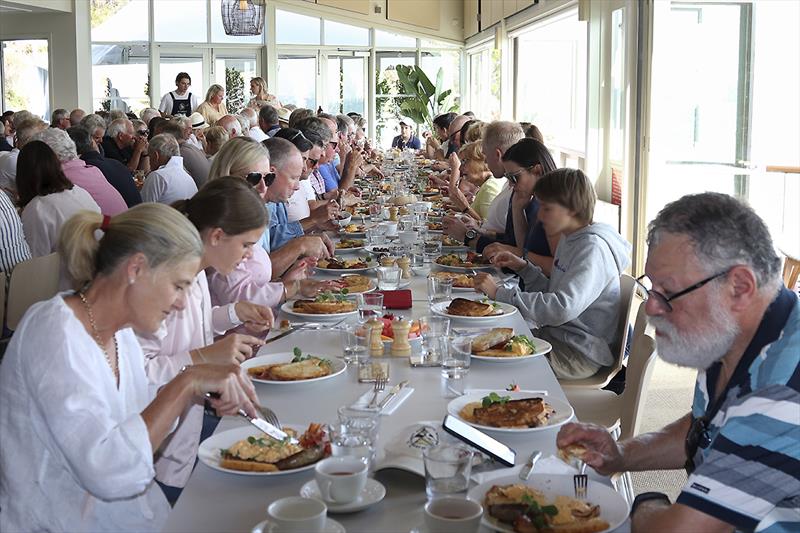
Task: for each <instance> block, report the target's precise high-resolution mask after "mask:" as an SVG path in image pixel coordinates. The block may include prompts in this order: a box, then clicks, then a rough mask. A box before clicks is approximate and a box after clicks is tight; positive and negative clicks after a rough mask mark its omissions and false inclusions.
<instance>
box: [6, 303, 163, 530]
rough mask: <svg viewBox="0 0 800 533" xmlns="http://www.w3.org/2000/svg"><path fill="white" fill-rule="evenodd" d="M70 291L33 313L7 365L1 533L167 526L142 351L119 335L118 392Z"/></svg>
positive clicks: (18, 335) (10, 351) (27, 316)
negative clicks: (147, 416)
mask: <svg viewBox="0 0 800 533" xmlns="http://www.w3.org/2000/svg"><path fill="white" fill-rule="evenodd" d="M66 294H67V293H62V294H58V295H56V296H54V297H53V298H51V299H49V300H46V301H44V302H39V303H37V304H34V305H33V306H32V307H31V308H30V309H29V310H28V312H27V313H25V316H24V317H23V319H22V322H21V323H20V324H19V327H18V328H17V330H16V332H15V333H14V336H13V337H12V339H11V343H10V344H9V346H8V351H7V352H6V355H5V358H4V360H3V364H2V366H0V427H2V431H0V507H2V512H0V530H2V531H160V530H161V529H162V528H163V526H164V523H165V522H166V519H167V514H168V513H169V504H168V503H167V500H166V498H164V494H163V492H162V491H161V489H160V488H159V487H158V486H157V485H156V484H155V482H154V481H153V476H154V475H155V471H154V469H153V450H152V448H151V446H150V438H149V435H148V431H147V426H146V425H145V423H144V420H143V419H142V417H141V415H140V413H141V412H142V411H143V410H144V408H145V407H147V405H148V404H149V403H150V402H151V401H152V398H153V390H154V389H152V388H151V387H150V386H149V385H148V381H147V376H146V375H145V371H144V360H143V356H142V350H141V348H140V347H139V344H138V343H137V342H136V337H135V336H134V334H133V332H132V331H131V330H130V329H123V330H120V331H118V332H117V333H116V339H117V345H118V347H119V352H118V357H119V373H120V383H119V389H117V386H116V383H115V378H114V376H113V374H112V373H111V369H110V367H109V366H108V362H107V361H106V358H105V356H104V355H103V352H102V351H101V350H100V348H99V347H98V346H97V343H96V342H95V341H94V339H93V338H92V337H91V336H90V335H89V333H88V332H87V331H86V328H85V327H84V326H83V324H81V323H80V322H79V321H78V319H77V318H76V317H75V315H74V313H73V312H72V309H70V308H69V307H68V306H67V304H66V303H64V299H63V297H64V296H65V295H66ZM43 331H46V332H47V334H46V335H44V334H42V332H43Z"/></svg>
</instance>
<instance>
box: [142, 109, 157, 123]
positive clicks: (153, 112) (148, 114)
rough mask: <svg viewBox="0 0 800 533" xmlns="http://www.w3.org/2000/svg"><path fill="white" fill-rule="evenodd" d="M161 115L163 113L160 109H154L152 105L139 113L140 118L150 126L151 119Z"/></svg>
mask: <svg viewBox="0 0 800 533" xmlns="http://www.w3.org/2000/svg"><path fill="white" fill-rule="evenodd" d="M160 116H161V113H160V112H159V111H158V109H153V108H152V107H145V108H144V109H142V111H141V112H140V113H139V118H140V119H142V122H144V123H145V124H147V125H148V126H149V125H150V121H151V120H153V119H154V118H155V117H160Z"/></svg>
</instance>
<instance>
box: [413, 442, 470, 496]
mask: <svg viewBox="0 0 800 533" xmlns="http://www.w3.org/2000/svg"><path fill="white" fill-rule="evenodd" d="M422 460H423V462H424V464H425V492H426V493H427V494H428V499H429V500H433V499H436V498H443V497H448V496H458V495H461V496H462V497H463V496H466V493H467V488H468V487H469V476H470V474H471V473H472V450H471V449H469V448H467V447H466V446H464V445H463V444H454V445H440V446H432V447H430V448H426V449H424V450H423V451H422Z"/></svg>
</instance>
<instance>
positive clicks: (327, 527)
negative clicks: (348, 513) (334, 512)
mask: <svg viewBox="0 0 800 533" xmlns="http://www.w3.org/2000/svg"><path fill="white" fill-rule="evenodd" d="M279 532H280V530H279V528H278V524H276V523H275V522H270V521H269V520H262V521H261V522H259V523H258V524H256V526H255V527H254V528H253V530H252V531H251V532H250V533H279ZM320 533H345V529H344V526H343V525H342V524H340V523H339V522H337V521H336V520H334V519H333V518H331V517H330V516H327V517H325V524H324V525H323V526H322V531H320Z"/></svg>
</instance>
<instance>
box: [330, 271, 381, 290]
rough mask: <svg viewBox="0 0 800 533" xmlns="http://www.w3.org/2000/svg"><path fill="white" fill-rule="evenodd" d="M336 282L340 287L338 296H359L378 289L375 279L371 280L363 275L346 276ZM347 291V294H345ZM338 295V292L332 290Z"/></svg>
mask: <svg viewBox="0 0 800 533" xmlns="http://www.w3.org/2000/svg"><path fill="white" fill-rule="evenodd" d="M334 282H335V283H336V284H337V285H338V286H339V290H338V294H357V293H362V292H371V291H374V290H375V289H377V288H378V284H377V283H376V282H375V280H374V279H370V278H368V277H367V276H364V275H362V274H345V275H343V276H342V277H341V278H339V279H338V280H334ZM345 291H346V292H345ZM331 292H332V293H334V294H336V293H337V291H336V290H333V289H332V290H331Z"/></svg>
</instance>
